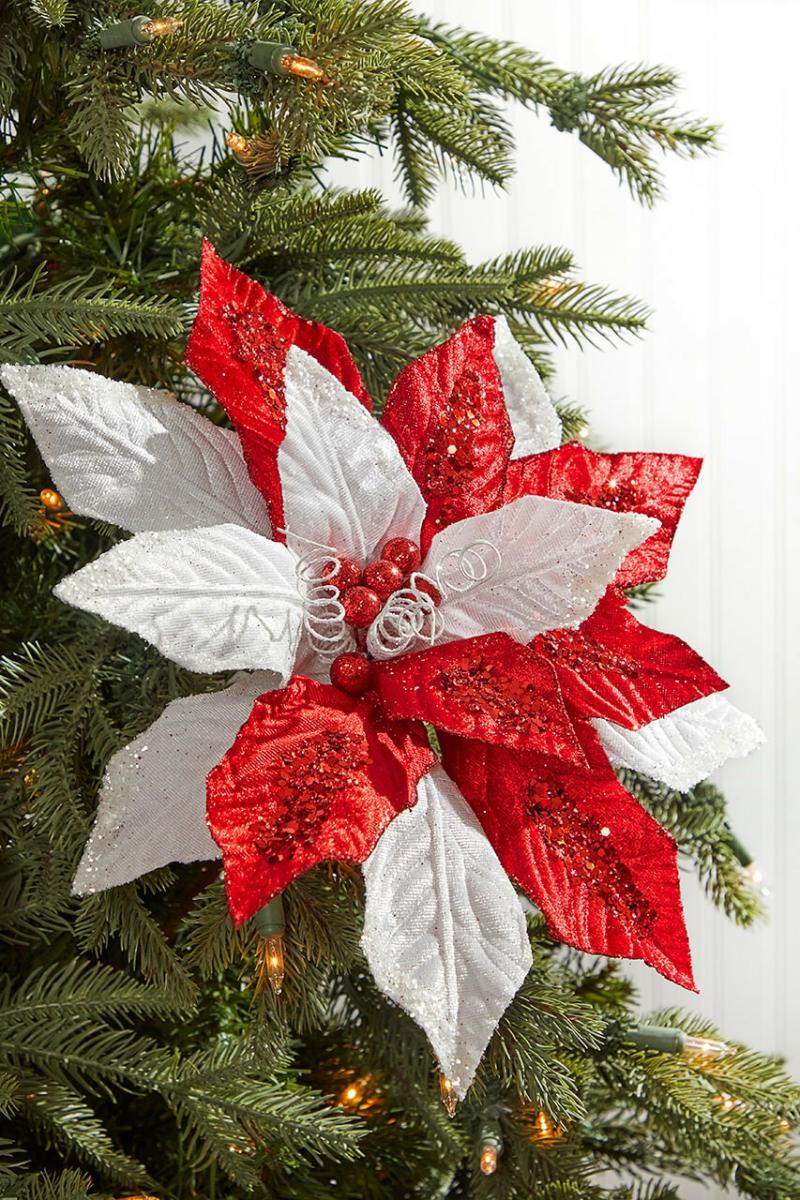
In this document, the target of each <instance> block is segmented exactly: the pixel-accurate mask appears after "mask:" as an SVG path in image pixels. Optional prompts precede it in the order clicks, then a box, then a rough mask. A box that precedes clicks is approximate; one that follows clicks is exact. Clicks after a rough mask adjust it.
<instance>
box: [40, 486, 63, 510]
mask: <svg viewBox="0 0 800 1200" xmlns="http://www.w3.org/2000/svg"><path fill="white" fill-rule="evenodd" d="M39 499H40V500H41V502H42V504H43V505H44V506H45V508H49V509H50V511H51V512H58V511H59V510H60V509H62V508H63V507H64V500H63V498H62V496H61V495H60V494H59V493H58V492H57V491H56V490H55V488H42V490H41V491H40V492H39Z"/></svg>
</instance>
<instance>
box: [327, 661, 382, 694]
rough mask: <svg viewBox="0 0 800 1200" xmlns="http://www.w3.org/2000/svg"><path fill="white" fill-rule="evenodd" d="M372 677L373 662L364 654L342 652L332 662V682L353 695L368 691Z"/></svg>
mask: <svg viewBox="0 0 800 1200" xmlns="http://www.w3.org/2000/svg"><path fill="white" fill-rule="evenodd" d="M371 678H372V664H371V663H370V661H369V659H368V658H367V657H366V656H365V655H364V654H340V655H339V657H338V658H335V659H334V660H333V662H332V663H331V683H332V684H333V685H334V687H338V688H341V689H342V691H343V692H347V693H348V694H349V695H351V696H360V695H361V694H362V693H363V692H366V690H367V688H368V687H369V685H370V680H371Z"/></svg>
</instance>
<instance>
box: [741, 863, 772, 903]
mask: <svg viewBox="0 0 800 1200" xmlns="http://www.w3.org/2000/svg"><path fill="white" fill-rule="evenodd" d="M742 878H743V879H744V880H745V881H746V882H747V883H749V884H750V886H751V887H752V888H755V890H756V891H757V892H759V893H760V895H762V896H769V894H770V891H769V888H768V887H767V884H766V881H765V879H764V874H763V872H762V870H761V868H760V867H759V865H758V863H757V862H751V863H748V864H747V866H746V867H743V868H742Z"/></svg>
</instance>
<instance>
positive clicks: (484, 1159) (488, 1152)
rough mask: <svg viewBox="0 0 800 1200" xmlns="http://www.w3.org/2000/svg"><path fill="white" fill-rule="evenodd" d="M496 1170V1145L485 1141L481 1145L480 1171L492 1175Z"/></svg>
mask: <svg viewBox="0 0 800 1200" xmlns="http://www.w3.org/2000/svg"><path fill="white" fill-rule="evenodd" d="M496 1170H497V1147H496V1146H492V1145H491V1144H490V1143H487V1145H485V1146H481V1171H483V1173H484V1175H494V1173H495V1171H496Z"/></svg>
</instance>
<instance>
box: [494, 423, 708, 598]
mask: <svg viewBox="0 0 800 1200" xmlns="http://www.w3.org/2000/svg"><path fill="white" fill-rule="evenodd" d="M701 466H702V461H701V460H700V459H699V458H687V457H686V456H685V455H682V454H644V453H642V454H635V453H623V454H598V453H597V452H596V451H594V450H589V449H588V447H586V446H584V445H582V444H581V443H580V442H568V443H567V445H565V446H559V447H558V448H557V449H556V450H548V451H546V452H545V453H544V454H531V455H529V456H527V457H526V458H517V459H514V460H513V461H512V462H510V463H509V464H508V471H507V473H506V481H505V488H504V491H503V503H504V504H510V503H511V502H512V501H513V500H518V499H519V497H520V496H550V497H552V498H553V499H554V500H571V501H572V502H573V503H576V504H591V505H594V506H596V507H598V508H609V509H613V510H614V511H615V512H640V513H645V514H646V515H647V516H649V517H656V518H657V519H658V520H659V521H660V522H661V528H660V529H658V530H656V532H655V533H654V534H652V536H651V537H649V538H647V540H646V541H645V542H643V543H642V544H641V546H637V547H636V549H635V550H632V551H631V552H630V554H629V555H628V556H627V557H626V559H625V561H624V562H623V564H622V566H621V567H620V569H619V571H618V572H617V577H616V580H615V583H616V584H617V586H618V587H631V586H633V585H635V584H639V583H646V582H648V581H649V580H654V579H663V577H664V575H665V574H666V571H667V563H668V561H669V552H670V547H671V546H672V539H673V537H674V535H675V530H676V528H677V525H678V521H679V520H680V516H681V513H682V511H683V506H684V504H685V503H686V500H687V497H688V496H689V493H690V492H691V490H692V488H693V487H694V485H695V482H696V480H697V476H698V475H699V473H700V467H701Z"/></svg>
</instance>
